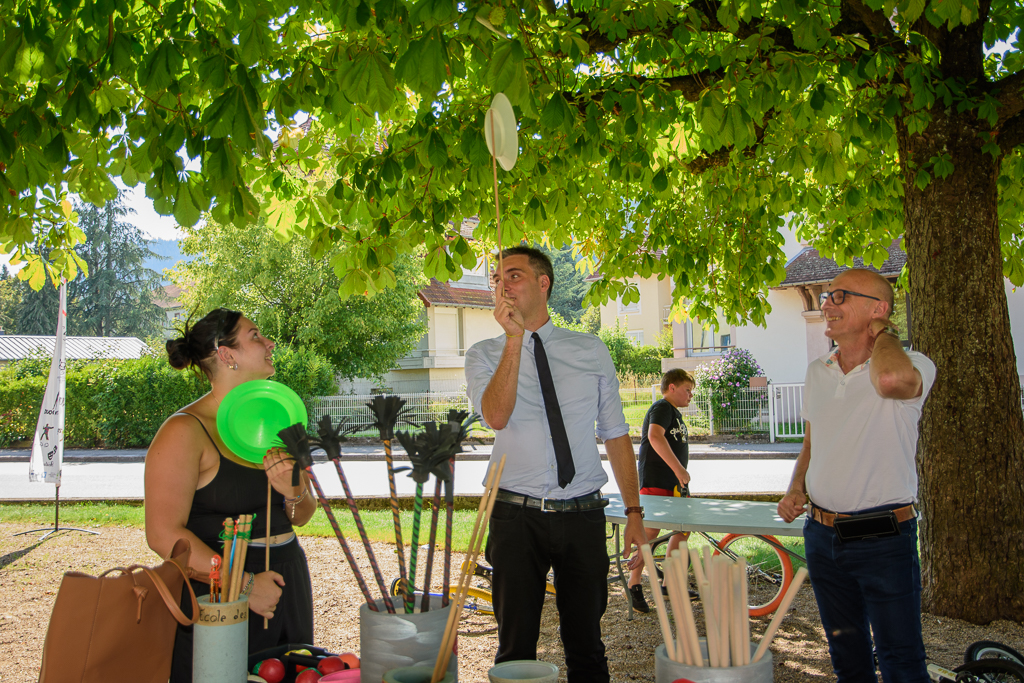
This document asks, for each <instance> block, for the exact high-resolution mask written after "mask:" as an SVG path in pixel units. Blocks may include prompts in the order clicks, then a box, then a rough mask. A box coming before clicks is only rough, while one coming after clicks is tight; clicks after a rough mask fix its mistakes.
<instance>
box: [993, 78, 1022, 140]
mask: <svg viewBox="0 0 1024 683" xmlns="http://www.w3.org/2000/svg"><path fill="white" fill-rule="evenodd" d="M989 94H990V95H991V96H992V97H994V98H995V99H996V100H998V101H999V120H998V121H997V122H996V127H997V128H1002V127H1003V125H1004V124H1005V123H1006V122H1008V121H1010V120H1011V119H1014V118H1018V116H1017V115H1018V114H1020V113H1021V112H1022V111H1024V71H1018V72H1017V73H1015V74H1010V75H1009V76H1006V77H1004V78H1000V79H999V80H998V81H996V82H995V83H993V84H992V86H991V89H990V90H989Z"/></svg>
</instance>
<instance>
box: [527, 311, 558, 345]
mask: <svg viewBox="0 0 1024 683" xmlns="http://www.w3.org/2000/svg"><path fill="white" fill-rule="evenodd" d="M554 331H555V324H554V323H553V322H551V317H550V316H549V317H548V321H547V322H546V323H544V324H543V325H541V326H540V328H538V329H537V330H526V338H527V339H529V340H530V348H533V333H534V332H536V333H537V334H538V335H540V341H541V343H543V344H547V343H548V339H549V338H550V337H551V335H552V333H554Z"/></svg>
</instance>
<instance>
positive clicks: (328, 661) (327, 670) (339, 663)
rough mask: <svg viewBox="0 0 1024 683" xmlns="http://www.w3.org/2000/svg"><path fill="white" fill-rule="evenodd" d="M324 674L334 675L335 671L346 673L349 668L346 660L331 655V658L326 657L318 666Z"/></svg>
mask: <svg viewBox="0 0 1024 683" xmlns="http://www.w3.org/2000/svg"><path fill="white" fill-rule="evenodd" d="M316 668H317V669H319V670H320V673H322V674H332V673H334V672H335V671H344V670H345V669H347V668H348V667H347V666H345V660H343V659H342V658H341V657H339V656H337V655H331V656H330V657H324V658H323V659H321V660H320V663H319V664H317V666H316Z"/></svg>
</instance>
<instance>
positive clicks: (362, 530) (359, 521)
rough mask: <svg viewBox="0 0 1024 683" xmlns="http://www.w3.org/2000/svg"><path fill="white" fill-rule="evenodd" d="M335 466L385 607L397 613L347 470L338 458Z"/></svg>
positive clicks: (390, 611)
mask: <svg viewBox="0 0 1024 683" xmlns="http://www.w3.org/2000/svg"><path fill="white" fill-rule="evenodd" d="M334 466H335V468H336V469H337V470H338V478H339V479H341V486H342V488H343V489H345V501H346V502H347V503H348V509H349V511H350V512H351V513H352V519H353V521H355V523H356V530H357V531H358V532H359V538H360V540H362V542H363V548H364V549H365V550H366V557H367V558H368V559H369V560H370V568H371V569H372V570H373V578H374V579H375V580H376V581H377V588H379V589H380V592H381V595H383V596H384V607H385V608H386V609H387V611H388V613H390V614H394V613H395V603H394V601H393V600H392V599H391V594H390V593H388V589H387V586H386V585H385V583H384V574H383V573H381V571H380V565H379V564H378V563H377V556H376V555H375V554H374V552H373V546H372V545H370V537H369V536H368V535H367V534H366V527H364V526H363V518H362V517H361V516H360V515H359V508H357V507H356V499H355V498H354V497H353V496H352V489H351V488H349V485H348V479H347V478H346V477H345V472H344V471H343V470H342V469H341V463H340V462H338V461H337V460H335V461H334Z"/></svg>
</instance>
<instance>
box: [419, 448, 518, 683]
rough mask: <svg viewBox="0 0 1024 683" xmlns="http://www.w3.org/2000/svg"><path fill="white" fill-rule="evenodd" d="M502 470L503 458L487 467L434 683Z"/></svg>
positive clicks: (451, 637)
mask: <svg viewBox="0 0 1024 683" xmlns="http://www.w3.org/2000/svg"><path fill="white" fill-rule="evenodd" d="M504 469H505V455H502V456H501V460H500V461H498V465H497V466H496V467H491V469H490V471H489V472H488V475H487V484H486V486H485V487H484V495H483V496H481V498H480V507H479V509H478V510H477V518H476V522H475V523H474V525H473V534H472V536H471V537H470V545H469V553H468V554H469V557H468V560H469V561H468V562H463V563H462V576H461V577H460V579H459V589H458V591H457V592H456V594H455V603H454V604H453V605H452V607H451V611H450V612H449V613H448V621H447V624H446V626H445V632H444V635H443V637H442V639H441V651H440V652H439V653H438V656H437V662H436V663H435V664H434V672H433V676H431V681H432V683H438V681H440V680H441V679H442V678H443V677H444V672H445V670H446V669H447V668H448V662H449V661H450V660H451V656H452V648H453V647H454V646H455V636H456V634H457V632H458V623H459V617H461V616H462V607H463V605H464V604H465V601H466V594H467V593H468V592H469V584H470V583H471V580H472V571H467V569H471V568H472V567H474V566H475V565H476V560H477V557H478V556H479V554H480V547H481V546H482V545H483V539H484V536H485V535H486V532H487V521H488V520H489V519H490V517H491V510H492V509H494V500H495V498H496V497H497V493H498V483H499V482H500V481H501V473H502V471H503V470H504Z"/></svg>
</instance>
